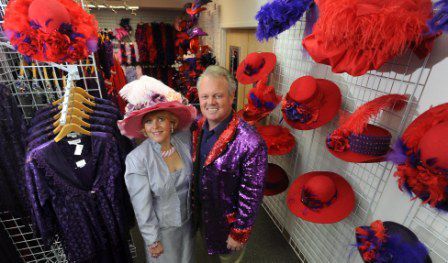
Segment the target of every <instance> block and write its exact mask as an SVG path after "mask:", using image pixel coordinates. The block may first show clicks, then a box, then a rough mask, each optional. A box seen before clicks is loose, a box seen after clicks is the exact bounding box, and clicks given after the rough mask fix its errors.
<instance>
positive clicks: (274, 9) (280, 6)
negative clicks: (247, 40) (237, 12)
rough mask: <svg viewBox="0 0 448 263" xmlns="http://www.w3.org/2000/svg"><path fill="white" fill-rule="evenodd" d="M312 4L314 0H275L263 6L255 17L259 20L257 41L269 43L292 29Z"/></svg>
mask: <svg viewBox="0 0 448 263" xmlns="http://www.w3.org/2000/svg"><path fill="white" fill-rule="evenodd" d="M312 2H313V1H312V0H274V1H273V2H270V3H267V4H265V5H264V6H262V7H261V9H260V11H258V13H257V15H256V16H255V18H256V19H257V20H258V27H257V32H256V35H257V39H258V40H259V41H263V40H264V39H266V41H267V40H269V38H271V37H275V36H277V35H278V34H280V33H281V32H283V31H285V30H287V29H289V28H290V27H292V26H293V25H294V24H295V23H296V22H297V21H299V20H300V18H301V17H302V15H303V13H304V12H305V11H307V10H308V8H309V7H310V5H311V3H312Z"/></svg>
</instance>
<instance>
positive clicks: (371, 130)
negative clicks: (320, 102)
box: [327, 94, 407, 162]
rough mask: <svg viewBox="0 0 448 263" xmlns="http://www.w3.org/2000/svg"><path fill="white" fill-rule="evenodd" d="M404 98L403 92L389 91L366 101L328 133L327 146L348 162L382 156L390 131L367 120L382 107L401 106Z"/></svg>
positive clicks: (385, 149)
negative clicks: (392, 92) (387, 93)
mask: <svg viewBox="0 0 448 263" xmlns="http://www.w3.org/2000/svg"><path fill="white" fill-rule="evenodd" d="M406 100H407V96H406V95H399V94H389V95H384V96H381V97H378V98H376V99H374V100H372V101H369V102H367V103H365V104H364V105H362V106H361V107H359V108H358V109H357V110H356V111H355V112H354V113H353V114H352V115H351V116H350V117H349V118H347V119H346V120H343V122H342V124H340V126H339V128H337V129H336V130H335V131H333V132H332V133H331V134H330V135H329V136H328V137H327V148H328V149H329V150H330V152H331V153H332V154H334V155H335V156H336V157H338V158H341V159H343V160H345V161H349V162H372V161H380V160H382V159H383V157H384V155H385V154H386V153H387V152H388V151H389V145H390V140H391V137H392V136H391V134H390V132H389V131H387V130H385V129H383V128H381V127H379V126H375V125H371V124H369V120H370V118H372V117H374V116H376V115H377V114H378V113H379V112H380V111H381V110H383V109H390V110H394V111H399V110H401V109H402V108H403V107H404V106H405V105H406Z"/></svg>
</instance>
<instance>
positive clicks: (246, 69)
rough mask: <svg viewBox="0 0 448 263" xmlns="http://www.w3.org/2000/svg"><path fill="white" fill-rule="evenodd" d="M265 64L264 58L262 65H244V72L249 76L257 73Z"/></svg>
mask: <svg viewBox="0 0 448 263" xmlns="http://www.w3.org/2000/svg"><path fill="white" fill-rule="evenodd" d="M264 64H265V60H264V59H263V61H262V62H261V64H260V66H258V67H252V66H251V65H250V64H246V65H245V66H244V74H246V75H248V76H252V75H255V74H257V73H258V72H260V70H261V68H263V66H264Z"/></svg>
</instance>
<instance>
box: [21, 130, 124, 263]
mask: <svg viewBox="0 0 448 263" xmlns="http://www.w3.org/2000/svg"><path fill="white" fill-rule="evenodd" d="M67 140H68V139H64V140H62V141H60V142H58V143H56V142H54V141H49V142H47V143H44V144H42V145H40V146H38V147H37V148H35V149H33V150H32V151H30V152H29V153H28V154H27V158H26V164H25V178H26V188H27V191H28V198H29V202H30V203H31V206H32V219H33V221H34V225H35V228H36V230H37V232H38V233H39V234H40V236H41V237H42V238H43V241H44V244H45V245H51V244H52V243H53V241H54V240H55V237H56V235H58V236H59V239H60V240H61V242H62V245H63V248H64V251H65V253H66V255H67V257H68V260H69V262H120V263H121V262H131V259H130V253H129V246H128V237H129V236H128V229H129V222H130V218H129V217H130V215H129V214H128V213H127V210H126V207H127V206H129V196H128V194H127V192H126V190H125V189H126V188H125V185H124V179H123V170H122V165H121V159H120V155H119V151H118V149H117V144H116V140H115V138H114V137H113V136H112V135H110V134H107V133H101V132H92V135H91V136H83V137H81V140H82V144H83V145H84V148H83V151H82V154H81V155H80V156H76V155H74V154H73V152H74V149H75V148H74V147H75V145H70V144H69V143H68V142H67ZM82 160H84V161H85V163H84V162H82ZM80 161H81V165H78V164H79V162H80Z"/></svg>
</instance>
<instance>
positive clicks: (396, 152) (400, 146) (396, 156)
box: [386, 139, 408, 164]
mask: <svg viewBox="0 0 448 263" xmlns="http://www.w3.org/2000/svg"><path fill="white" fill-rule="evenodd" d="M406 151H407V147H406V145H405V144H404V142H403V141H402V140H401V139H398V140H397V142H395V145H394V148H393V149H392V151H390V152H389V153H388V154H387V157H386V159H387V160H388V161H391V162H393V163H395V164H404V163H405V162H406V160H407V159H408V156H407V155H406Z"/></svg>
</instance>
